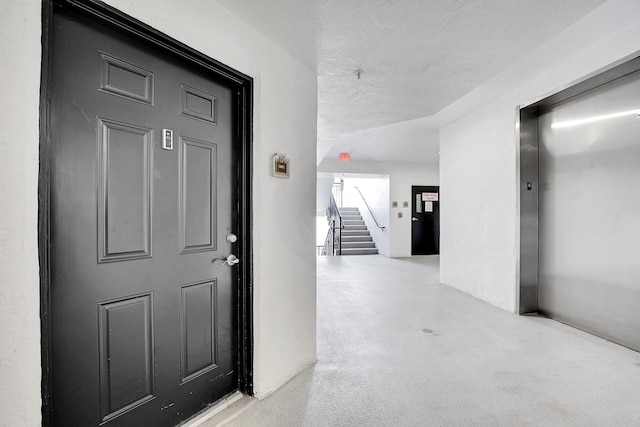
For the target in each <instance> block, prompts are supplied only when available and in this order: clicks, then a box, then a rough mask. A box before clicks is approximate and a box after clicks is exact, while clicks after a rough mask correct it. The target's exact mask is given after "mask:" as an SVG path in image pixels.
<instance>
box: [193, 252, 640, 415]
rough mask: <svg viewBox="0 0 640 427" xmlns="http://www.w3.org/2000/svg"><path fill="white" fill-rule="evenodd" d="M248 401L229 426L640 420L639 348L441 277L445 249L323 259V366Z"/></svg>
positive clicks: (320, 301)
mask: <svg viewBox="0 0 640 427" xmlns="http://www.w3.org/2000/svg"><path fill="white" fill-rule="evenodd" d="M245 407H246V409H244V410H243V411H242V412H240V413H239V415H238V416H236V417H235V418H232V419H230V420H228V421H227V422H226V424H223V425H227V426H468V425H481V426H516V425H518V426H523V425H530V426H533V425H537V426H637V425H640V354H639V353H636V352H634V351H632V350H629V349H626V348H624V347H620V346H618V345H615V344H612V343H609V342H607V341H604V340H601V339H599V338H597V337H594V336H592V335H589V334H586V333H583V332H581V331H578V330H576V329H574V328H571V327H568V326H565V325H563V324H560V323H558V322H555V321H551V320H548V319H545V318H539V317H519V316H516V315H514V314H511V313H508V312H506V311H503V310H501V309H499V308H496V307H493V306H491V305H488V304H486V303H484V302H482V301H480V300H477V299H475V298H473V297H471V296H469V295H466V294H464V293H462V292H459V291H457V290H455V289H452V288H450V287H448V286H444V285H440V284H439V283H438V258H437V257H414V258H405V259H390V258H386V257H384V256H380V255H376V256H360V257H357V256H356V257H318V362H317V363H316V364H315V365H314V366H312V367H310V368H309V369H307V370H306V371H304V372H303V373H301V374H300V375H298V376H297V377H295V378H294V379H293V380H291V381H290V382H289V383H288V384H286V385H285V386H284V387H282V388H281V389H279V390H278V391H276V392H275V393H274V394H272V395H271V396H269V397H267V398H266V399H264V400H262V401H254V400H250V401H249V403H245ZM233 413H234V410H233V409H232V408H231V409H229V410H227V411H225V412H223V413H221V414H219V415H218V417H215V418H214V419H212V420H210V421H209V422H206V423H204V424H202V425H203V426H207V427H212V426H214V425H217V423H218V422H220V420H221V419H222V418H221V417H220V416H221V415H224V416H229V414H233Z"/></svg>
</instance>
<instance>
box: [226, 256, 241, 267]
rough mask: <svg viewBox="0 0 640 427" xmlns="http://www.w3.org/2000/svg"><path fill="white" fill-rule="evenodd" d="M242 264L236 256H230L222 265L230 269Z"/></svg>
mask: <svg viewBox="0 0 640 427" xmlns="http://www.w3.org/2000/svg"><path fill="white" fill-rule="evenodd" d="M239 262H240V258H238V257H237V256H235V255H234V254H230V255H229V256H228V257H227V259H226V260H225V262H223V263H222V265H225V264H226V265H228V266H229V267H231V266H233V265H236V264H237V263H239Z"/></svg>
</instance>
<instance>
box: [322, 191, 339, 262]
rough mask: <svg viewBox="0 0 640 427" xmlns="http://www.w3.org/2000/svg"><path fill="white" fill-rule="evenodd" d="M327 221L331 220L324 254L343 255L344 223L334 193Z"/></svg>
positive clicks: (330, 201)
mask: <svg viewBox="0 0 640 427" xmlns="http://www.w3.org/2000/svg"><path fill="white" fill-rule="evenodd" d="M327 221H328V222H329V231H328V232H327V237H326V239H325V242H324V248H323V249H322V255H329V254H331V255H332V256H335V255H342V229H343V228H344V223H343V222H342V216H341V215H340V209H338V205H337V204H336V200H335V199H334V197H333V194H332V195H331V196H330V197H329V207H328V208H327Z"/></svg>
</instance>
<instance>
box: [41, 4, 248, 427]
mask: <svg viewBox="0 0 640 427" xmlns="http://www.w3.org/2000/svg"><path fill="white" fill-rule="evenodd" d="M53 24H54V29H53V46H52V56H53V59H52V64H53V65H52V80H51V110H50V111H51V120H50V127H51V314H50V315H51V367H52V380H51V381H52V402H51V408H52V414H53V424H54V425H56V426H97V425H107V426H132V425H145V426H173V425H176V424H178V423H179V422H181V421H182V420H185V419H186V418H189V417H190V416H192V415H193V414H195V413H197V412H199V411H200V410H201V409H202V408H204V407H206V406H207V405H208V404H209V403H211V402H214V401H216V400H218V399H219V398H221V397H223V396H224V395H226V394H229V393H230V392H233V391H234V390H236V389H237V388H238V372H237V358H238V354H237V351H236V349H237V347H236V344H237V343H236V340H237V335H236V331H237V321H236V320H237V317H238V313H237V310H238V308H237V307H238V304H237V286H238V280H237V279H238V266H236V265H235V264H234V262H225V259H226V258H227V256H228V255H229V254H231V253H237V252H236V250H237V244H234V243H233V242H232V241H233V239H232V238H230V239H227V237H228V236H229V235H230V234H232V233H237V227H238V221H237V218H238V199H237V197H238V194H239V192H238V182H237V177H236V171H235V169H234V166H233V165H234V163H233V162H234V161H235V160H234V135H233V124H234V120H235V119H234V117H233V116H234V109H233V105H234V101H233V96H234V95H233V92H232V90H231V88H230V87H229V86H228V85H226V84H225V83H221V82H218V81H216V80H213V79H212V77H211V76H210V74H209V73H205V72H203V71H201V70H199V69H196V68H193V67H191V66H190V65H188V64H186V63H180V62H179V61H178V60H176V58H173V57H167V56H166V55H164V54H163V53H161V52H159V51H156V50H155V48H153V47H150V46H147V45H146V44H143V43H141V42H139V41H138V40H137V39H136V40H134V39H132V38H129V37H127V36H124V35H122V34H121V33H119V32H116V31H114V30H112V29H111V27H108V26H106V25H103V24H102V23H100V22H97V21H95V22H94V21H92V20H90V19H88V18H85V17H83V16H80V15H78V14H76V13H74V12H71V11H68V10H59V11H56V13H55V14H54V18H53Z"/></svg>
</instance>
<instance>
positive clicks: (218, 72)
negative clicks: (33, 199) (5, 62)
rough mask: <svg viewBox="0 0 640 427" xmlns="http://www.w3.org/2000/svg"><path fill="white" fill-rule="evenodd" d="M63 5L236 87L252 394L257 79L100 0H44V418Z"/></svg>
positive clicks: (249, 388)
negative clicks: (56, 35)
mask: <svg viewBox="0 0 640 427" xmlns="http://www.w3.org/2000/svg"><path fill="white" fill-rule="evenodd" d="M61 5H64V6H66V7H70V8H72V9H74V10H76V11H78V12H79V13H81V14H84V15H86V16H88V17H91V18H92V19H97V20H99V21H101V22H103V23H105V24H107V25H109V26H112V27H114V28H117V29H118V30H119V31H121V32H122V33H123V34H126V35H128V36H131V37H133V38H136V39H138V40H141V41H143V42H144V43H147V44H149V45H153V46H155V47H157V48H159V49H160V50H162V51H163V52H164V53H165V54H166V56H167V57H171V58H173V59H174V60H175V61H177V62H184V63H186V64H189V65H190V66H194V67H196V68H199V69H200V70H203V71H205V72H206V73H207V74H208V75H210V76H212V78H214V77H215V78H216V79H218V80H223V81H225V82H226V84H228V85H229V87H232V88H233V91H234V92H235V96H234V97H235V101H234V105H233V109H234V115H235V119H234V138H235V139H236V140H237V141H238V151H237V153H236V159H235V165H236V166H237V179H238V181H239V187H240V188H239V193H240V194H239V206H238V212H239V216H240V218H238V234H239V235H240V236H242V241H241V245H240V247H239V248H240V252H239V254H238V256H239V258H240V259H242V260H243V262H242V263H241V264H240V265H239V268H240V271H239V280H238V281H239V283H238V305H239V307H238V316H237V319H236V324H237V327H236V331H235V332H236V334H237V340H236V342H237V348H235V349H234V351H236V352H237V360H238V370H239V374H238V389H239V391H241V392H243V393H245V394H248V395H253V327H252V324H253V314H252V313H253V300H252V295H253V287H252V247H251V241H252V238H251V232H252V229H251V212H252V204H251V200H252V192H251V176H252V175H251V170H252V137H251V135H252V123H253V115H252V114H253V79H252V78H251V77H249V76H247V75H244V74H242V73H240V72H238V71H237V70H234V69H232V68H230V67H228V66H226V65H224V64H222V63H220V62H218V61H216V60H214V59H212V58H210V57H208V56H206V55H204V54H202V53H200V52H198V51H196V50H195V49H193V48H190V47H189V46H187V45H185V44H183V43H181V42H179V41H177V40H175V39H173V38H171V37H169V36H167V35H166V34H164V33H161V32H159V31H157V30H155V29H154V28H152V27H150V26H148V25H146V24H144V23H142V22H140V21H138V20H136V19H134V18H132V17H130V16H128V15H126V14H124V13H122V12H120V11H119V10H117V9H116V8H114V7H112V6H109V5H107V4H105V3H103V2H101V1H99V0H44V1H43V2H42V68H41V91H40V152H39V154H40V170H39V183H38V251H39V264H40V317H41V336H42V339H41V362H42V389H41V391H42V419H43V425H50V424H51V410H52V408H51V383H52V378H51V319H50V307H51V301H50V289H51V266H50V254H49V247H50V238H51V229H50V212H51V196H50V194H51V179H50V178H51V177H50V170H51V169H50V168H51V155H50V141H51V135H52V133H51V129H50V127H51V126H52V123H51V114H50V113H51V111H50V98H51V95H50V87H51V77H52V76H51V66H52V64H51V61H52V25H53V10H54V8H55V7H60V6H61Z"/></svg>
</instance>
